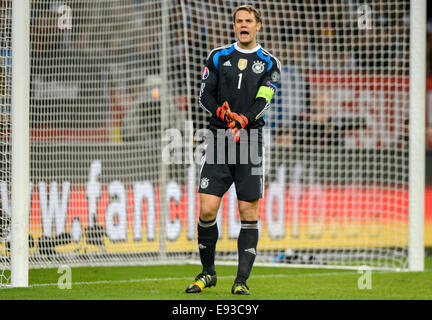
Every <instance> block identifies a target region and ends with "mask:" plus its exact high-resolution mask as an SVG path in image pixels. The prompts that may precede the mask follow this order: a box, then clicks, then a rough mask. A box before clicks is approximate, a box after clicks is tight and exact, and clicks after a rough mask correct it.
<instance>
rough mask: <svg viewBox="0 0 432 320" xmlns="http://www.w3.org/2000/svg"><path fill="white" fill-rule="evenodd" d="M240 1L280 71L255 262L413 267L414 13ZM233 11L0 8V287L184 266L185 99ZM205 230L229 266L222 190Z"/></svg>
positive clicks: (116, 3) (191, 248)
mask: <svg viewBox="0 0 432 320" xmlns="http://www.w3.org/2000/svg"><path fill="white" fill-rule="evenodd" d="M250 3H251V4H253V5H255V6H256V7H257V8H258V9H260V10H261V12H262V14H263V28H262V30H261V31H260V32H259V33H258V42H259V43H260V44H261V45H262V46H263V48H265V49H266V50H268V51H269V52H271V53H272V54H274V55H275V56H276V57H278V58H279V60H280V61H281V63H282V75H281V86H280V88H278V91H277V94H276V95H275V97H274V98H273V101H272V106H271V108H270V109H269V110H268V111H267V112H266V114H265V120H266V126H265V128H264V133H265V141H266V144H265V150H266V155H267V158H266V172H265V174H266V177H265V186H264V187H265V197H264V199H262V200H261V202H260V219H259V227H260V240H259V244H258V255H257V258H256V264H262V265H273V266H312V267H315V266H317V267H331V268H358V267H359V266H364V265H367V266H370V267H372V268H377V269H390V270H410V271H422V270H424V246H425V243H424V234H425V228H429V229H431V228H432V226H430V225H426V226H425V221H424V190H425V184H424V179H425V171H424V167H425V120H424V115H425V77H426V68H425V61H426V55H425V53H426V49H425V41H426V12H427V11H426V1H425V0H403V1H402V0H376V1H372V0H366V1H356V0H344V1H337V2H331V3H324V2H322V1H308V2H307V3H302V2H300V1H290V0H287V1H282V0H281V1H276V0H273V1H263V0H262V1H261V0H254V1H251V2H250ZM240 4H242V3H241V2H239V1H233V0H222V1H215V2H209V3H207V2H202V1H199V0H187V1H186V0H176V1H170V0H146V1H135V0H95V1H88V0H55V1H52V0H31V1H26V0H13V1H12V0H0V5H1V7H0V102H1V105H0V155H1V161H0V164H1V168H0V200H1V203H0V209H1V210H0V285H4V284H11V285H12V286H16V287H26V286H28V269H29V268H47V267H58V266H60V265H65V264H67V265H70V266H94V265H138V264H162V263H191V262H192V263H198V262H199V257H198V250H197V243H196V222H197V218H198V212H199V203H198V195H197V187H198V183H200V181H199V177H198V176H199V165H200V161H199V159H200V154H201V152H202V147H203V133H204V132H205V128H206V126H207V123H208V117H207V114H206V112H205V111H204V110H202V109H200V107H199V105H198V101H197V97H198V94H199V90H200V84H201V72H202V70H203V65H204V62H205V59H206V57H207V55H208V54H209V52H210V51H211V50H212V49H214V48H216V47H220V46H223V45H226V44H229V43H234V42H235V41H236V40H235V37H234V33H233V31H232V16H231V13H232V10H233V9H234V8H235V7H236V6H237V5H240ZM236 66H237V62H235V63H234V64H233V67H236ZM217 221H218V227H219V234H220V237H219V241H218V245H217V257H216V264H218V263H225V262H233V261H234V262H235V260H236V259H237V248H236V238H237V235H238V231H239V228H240V223H239V220H238V212H237V207H236V194H235V189H234V188H231V189H230V190H229V192H228V193H227V194H226V195H225V196H224V199H223V202H222V206H221V208H220V211H219V214H218V218H217ZM429 229H428V230H429ZM426 245H429V246H431V245H432V244H428V243H426Z"/></svg>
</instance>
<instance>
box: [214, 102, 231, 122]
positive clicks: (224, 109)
mask: <svg viewBox="0 0 432 320" xmlns="http://www.w3.org/2000/svg"><path fill="white" fill-rule="evenodd" d="M216 116H217V117H218V118H219V119H221V120H222V121H223V122H225V123H229V122H230V121H232V113H231V110H230V107H229V104H228V102H226V101H225V102H224V103H223V105H222V106H221V107H218V108H217V109H216Z"/></svg>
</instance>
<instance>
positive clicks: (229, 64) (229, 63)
mask: <svg viewBox="0 0 432 320" xmlns="http://www.w3.org/2000/svg"><path fill="white" fill-rule="evenodd" d="M223 65H224V66H226V67H231V62H230V61H229V60H228V61H227V62H225V63H224V64H223Z"/></svg>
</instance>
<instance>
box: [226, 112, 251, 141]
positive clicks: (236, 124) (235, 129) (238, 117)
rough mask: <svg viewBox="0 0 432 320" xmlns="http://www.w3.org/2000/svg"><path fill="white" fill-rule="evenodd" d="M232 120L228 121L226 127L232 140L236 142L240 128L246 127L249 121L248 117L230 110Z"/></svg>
mask: <svg viewBox="0 0 432 320" xmlns="http://www.w3.org/2000/svg"><path fill="white" fill-rule="evenodd" d="M231 116H232V119H233V120H232V121H231V122H230V123H228V128H230V129H229V130H230V132H231V135H232V137H233V138H234V140H235V141H236V142H237V141H239V139H240V130H241V129H243V128H244V127H246V126H247V125H248V123H249V120H248V118H246V116H245V115H243V114H237V113H235V112H231Z"/></svg>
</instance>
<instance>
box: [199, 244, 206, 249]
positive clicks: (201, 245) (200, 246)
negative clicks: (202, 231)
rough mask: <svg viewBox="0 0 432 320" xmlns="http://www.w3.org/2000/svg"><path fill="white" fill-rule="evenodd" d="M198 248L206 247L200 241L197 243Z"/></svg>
mask: <svg viewBox="0 0 432 320" xmlns="http://www.w3.org/2000/svg"><path fill="white" fill-rule="evenodd" d="M198 248H200V249H206V248H207V247H206V246H205V245H203V244H201V243H198Z"/></svg>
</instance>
